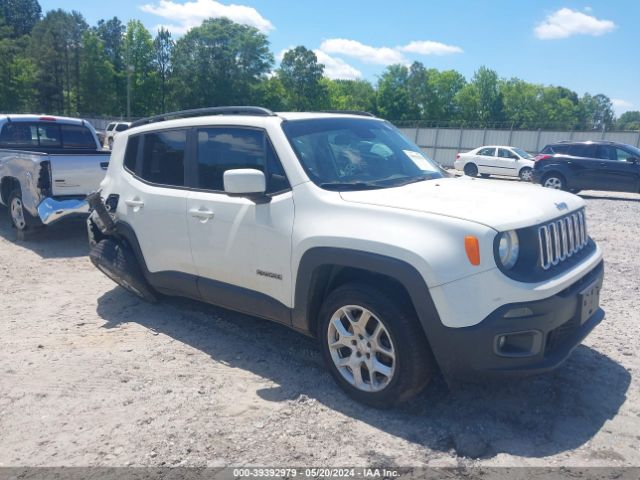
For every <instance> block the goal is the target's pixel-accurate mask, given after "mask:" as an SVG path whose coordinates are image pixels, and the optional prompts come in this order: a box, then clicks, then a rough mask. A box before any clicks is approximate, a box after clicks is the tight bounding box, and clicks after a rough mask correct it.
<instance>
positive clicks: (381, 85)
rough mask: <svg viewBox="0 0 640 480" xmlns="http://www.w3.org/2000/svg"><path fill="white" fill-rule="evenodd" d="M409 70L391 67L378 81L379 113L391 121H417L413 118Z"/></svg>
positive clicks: (377, 99) (395, 66)
mask: <svg viewBox="0 0 640 480" xmlns="http://www.w3.org/2000/svg"><path fill="white" fill-rule="evenodd" d="M408 80H409V69H408V68H407V67H406V66H404V65H390V66H388V67H387V68H386V70H385V71H384V72H383V73H382V75H381V76H380V79H379V80H378V92H377V98H376V103H377V105H378V113H379V114H380V115H381V116H382V117H384V118H387V119H389V120H415V118H411V116H412V115H411V114H408V113H407V112H409V111H410V109H411V105H412V101H411V99H410V97H409V89H408Z"/></svg>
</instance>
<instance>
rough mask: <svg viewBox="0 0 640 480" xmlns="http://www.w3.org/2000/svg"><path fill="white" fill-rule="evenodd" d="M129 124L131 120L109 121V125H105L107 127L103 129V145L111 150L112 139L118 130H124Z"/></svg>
mask: <svg viewBox="0 0 640 480" xmlns="http://www.w3.org/2000/svg"><path fill="white" fill-rule="evenodd" d="M130 126H131V122H111V123H110V124H109V125H107V128H106V129H105V131H104V143H103V147H104V148H108V149H109V150H112V149H113V139H114V138H115V136H116V135H117V134H118V133H120V132H124V131H125V130H126V129H127V128H129V127H130Z"/></svg>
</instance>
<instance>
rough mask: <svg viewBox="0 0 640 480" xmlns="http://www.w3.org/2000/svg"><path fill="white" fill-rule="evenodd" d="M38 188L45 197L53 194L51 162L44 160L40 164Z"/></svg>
mask: <svg viewBox="0 0 640 480" xmlns="http://www.w3.org/2000/svg"><path fill="white" fill-rule="evenodd" d="M37 185H38V188H39V189H40V190H42V192H43V193H44V194H45V195H50V193H51V162H49V160H44V161H42V162H40V173H39V174H38V184H37Z"/></svg>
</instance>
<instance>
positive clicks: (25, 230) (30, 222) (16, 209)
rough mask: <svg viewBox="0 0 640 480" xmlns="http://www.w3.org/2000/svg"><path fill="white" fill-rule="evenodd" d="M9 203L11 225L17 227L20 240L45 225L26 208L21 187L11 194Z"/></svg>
mask: <svg viewBox="0 0 640 480" xmlns="http://www.w3.org/2000/svg"><path fill="white" fill-rule="evenodd" d="M7 205H8V206H9V217H10V218H11V225H13V228H15V229H16V232H17V233H18V239H19V240H26V239H28V237H30V236H31V235H33V234H34V233H36V232H38V231H39V230H40V229H41V228H42V227H43V226H44V225H43V224H42V222H41V221H40V219H39V218H36V217H34V216H33V215H31V214H30V213H29V212H27V210H26V209H25V208H24V204H23V203H22V190H20V188H16V189H14V190H13V191H12V192H11V193H10V194H9V199H8V202H7Z"/></svg>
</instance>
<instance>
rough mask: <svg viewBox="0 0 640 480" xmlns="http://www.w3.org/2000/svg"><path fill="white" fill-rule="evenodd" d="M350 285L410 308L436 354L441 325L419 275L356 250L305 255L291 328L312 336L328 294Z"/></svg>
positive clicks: (327, 249)
mask: <svg viewBox="0 0 640 480" xmlns="http://www.w3.org/2000/svg"><path fill="white" fill-rule="evenodd" d="M352 281H353V282H356V281H357V282H362V283H366V284H369V285H372V286H374V287H378V288H380V287H381V286H382V289H383V290H384V291H385V293H390V294H391V295H392V296H393V297H394V298H395V299H396V300H399V301H400V302H402V303H405V306H407V307H410V308H411V309H412V310H413V313H415V314H416V316H417V318H418V321H419V322H420V325H421V327H422V330H423V332H424V334H425V337H426V339H427V342H428V343H429V344H430V346H431V347H432V351H434V353H436V352H435V351H436V350H438V348H437V346H436V345H433V344H432V343H433V341H434V340H435V339H434V338H433V337H434V336H437V335H438V333H437V332H439V331H440V330H441V329H442V328H443V325H442V323H441V322H440V317H439V315H438V312H437V310H436V308H435V305H434V303H433V300H432V299H431V295H430V293H429V290H428V288H427V285H426V283H425V281H424V279H423V278H422V276H421V275H420V273H419V272H418V271H417V270H416V269H415V268H414V267H413V266H412V265H410V264H408V263H406V262H404V261H402V260H398V259H395V258H392V257H386V256H383V255H378V254H375V253H369V252H363V251H359V250H350V249H341V248H330V247H317V248H312V249H310V250H308V251H307V252H305V253H304V255H303V256H302V258H301V259H300V265H299V267H298V274H297V277H296V289H295V304H294V308H293V312H292V323H293V327H294V328H295V329H296V330H300V331H303V332H306V333H310V334H312V335H315V334H316V328H317V323H318V317H317V316H318V311H319V310H320V306H321V305H322V302H323V301H324V299H325V298H326V296H327V295H328V293H329V292H330V291H331V290H332V289H334V288H337V287H338V286H340V285H344V284H345V283H349V282H352ZM406 304H408V305H406ZM433 347H436V348H435V350H434V348H433ZM436 360H437V355H436Z"/></svg>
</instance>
